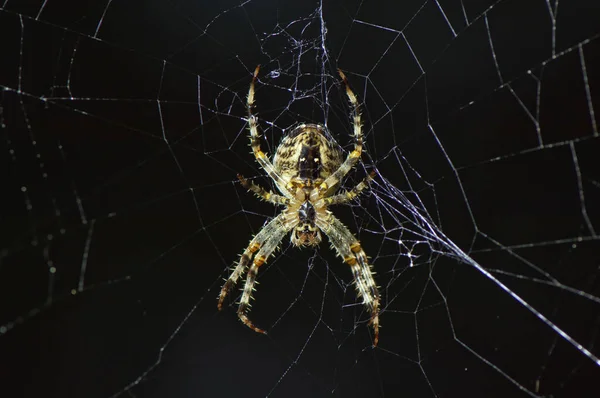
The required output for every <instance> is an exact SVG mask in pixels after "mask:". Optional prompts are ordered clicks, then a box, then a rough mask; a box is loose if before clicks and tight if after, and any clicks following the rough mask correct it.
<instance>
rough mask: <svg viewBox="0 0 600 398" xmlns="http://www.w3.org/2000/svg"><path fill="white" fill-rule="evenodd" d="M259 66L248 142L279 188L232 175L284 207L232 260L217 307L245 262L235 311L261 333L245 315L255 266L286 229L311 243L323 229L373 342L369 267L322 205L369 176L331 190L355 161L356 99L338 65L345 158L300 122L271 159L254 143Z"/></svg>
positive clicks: (321, 131)
mask: <svg viewBox="0 0 600 398" xmlns="http://www.w3.org/2000/svg"><path fill="white" fill-rule="evenodd" d="M259 70H260V67H256V70H255V71H254V75H253V77H252V82H251V83H250V90H249V92H248V102H247V107H248V126H249V129H250V144H251V146H252V151H253V153H254V156H255V157H256V160H257V161H258V163H259V164H260V165H261V166H262V168H263V169H264V170H265V172H266V173H267V174H268V175H269V177H270V178H271V179H272V180H273V182H274V183H275V186H276V187H277V189H278V190H279V192H280V194H275V193H272V192H267V191H266V190H265V189H264V188H262V187H260V186H259V185H256V184H254V183H253V182H250V181H247V180H246V179H245V178H244V177H243V176H241V175H238V178H239V180H240V182H241V183H242V185H243V186H244V187H245V188H247V189H248V190H250V191H252V192H254V193H255V194H256V195H257V196H258V197H259V198H261V199H263V200H265V201H267V202H270V203H273V204H276V205H283V206H285V209H284V210H283V211H282V212H281V213H280V214H279V215H278V216H277V217H275V218H274V219H272V220H271V221H270V222H269V223H267V225H265V226H264V227H263V229H262V230H260V231H259V232H258V234H256V236H255V237H254V238H253V239H252V241H250V244H249V245H248V247H247V248H246V250H244V253H242V256H241V258H240V261H239V263H238V265H237V266H236V267H235V269H234V270H233V272H232V273H231V275H230V276H229V279H227V281H226V282H225V284H224V285H223V288H222V289H221V294H220V295H219V304H218V307H219V309H221V308H222V306H223V301H224V300H225V298H226V296H227V294H228V293H229V291H230V289H231V288H232V287H233V286H234V285H235V284H236V282H237V281H238V279H239V278H240V277H241V276H242V274H244V273H245V272H246V270H247V268H248V266H250V268H249V269H248V276H247V277H246V285H245V286H244V289H243V293H242V298H241V299H240V305H239V307H238V316H239V318H240V319H241V320H242V322H244V324H246V325H247V326H248V327H250V328H251V329H253V330H254V331H256V332H259V333H265V331H264V330H262V329H259V328H258V327H256V326H254V324H253V323H252V322H251V321H250V319H248V309H249V307H250V298H251V295H252V291H253V287H254V283H255V280H256V274H257V272H258V269H259V268H260V267H261V266H262V265H263V264H264V263H265V262H266V261H267V258H268V257H269V256H270V255H271V254H272V253H273V251H274V250H275V249H276V248H277V246H278V245H279V243H280V242H281V240H282V239H283V237H284V236H285V235H286V234H288V233H290V232H291V241H292V244H294V245H295V246H299V247H303V246H316V245H318V244H319V243H320V242H321V239H322V234H325V235H327V237H328V238H329V241H330V242H331V244H332V246H333V248H334V249H335V250H336V252H337V254H338V255H339V256H341V257H342V258H343V259H344V261H345V262H346V263H347V264H348V265H349V266H350V269H351V270H352V273H353V275H354V282H355V284H356V290H357V292H358V295H359V296H360V297H361V298H362V300H363V303H364V305H365V306H366V307H367V309H368V310H369V311H370V312H371V320H370V323H371V325H372V326H373V331H374V338H373V344H374V345H377V342H378V340H379V291H378V289H377V286H376V284H375V281H374V279H373V271H372V270H371V266H370V265H369V263H368V259H367V255H366V254H365V252H364V251H363V249H362V247H361V245H360V243H359V242H358V240H356V238H355V237H354V235H352V233H351V232H350V231H349V230H348V228H346V226H344V224H342V222H341V221H339V220H338V219H337V218H336V217H335V216H334V215H333V214H332V213H331V211H329V210H328V207H329V206H331V205H335V204H342V203H346V202H349V201H351V200H352V199H354V198H355V197H356V196H358V194H360V192H361V191H362V190H364V189H365V188H367V182H368V181H369V180H370V179H371V178H372V176H373V174H371V175H369V176H368V177H367V178H366V179H365V180H363V181H361V182H360V183H359V184H358V185H356V186H355V187H354V188H353V189H352V190H349V191H340V192H337V191H338V188H339V186H340V182H341V180H342V178H343V177H344V176H345V175H346V174H348V172H349V171H350V170H351V169H352V167H353V166H354V165H355V164H356V163H357V162H358V161H359V159H360V156H361V153H362V126H361V117H360V110H359V105H358V100H357V98H356V96H355V95H354V92H352V90H351V89H350V86H349V85H348V81H347V80H346V76H345V75H344V74H343V73H342V71H338V72H339V74H340V77H341V78H342V81H343V82H344V85H345V87H346V95H347V96H348V99H349V100H350V104H351V105H352V119H353V131H354V139H355V144H354V150H353V151H352V152H350V153H349V154H348V156H347V157H346V159H345V160H342V159H343V157H342V149H341V148H340V146H339V145H338V144H337V143H336V142H335V140H334V139H333V138H332V137H331V135H330V134H329V131H328V130H327V128H326V127H325V126H323V125H320V124H307V123H302V124H299V125H297V126H295V127H294V128H293V129H291V131H290V132H289V133H288V134H287V135H286V136H285V137H284V138H283V140H282V141H281V144H279V147H278V148H277V151H276V152H275V155H274V156H273V161H272V162H271V161H270V160H269V159H268V158H267V156H266V155H265V154H264V152H263V151H262V150H261V149H260V138H259V134H258V122H257V118H256V116H255V115H254V114H253V113H252V107H253V105H254V85H255V82H256V78H257V76H258V72H259ZM251 263H252V265H250V264H251Z"/></svg>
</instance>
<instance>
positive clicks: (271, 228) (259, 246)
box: [217, 212, 296, 333]
mask: <svg viewBox="0 0 600 398" xmlns="http://www.w3.org/2000/svg"><path fill="white" fill-rule="evenodd" d="M286 217H287V212H282V213H281V214H279V215H278V216H277V217H275V218H274V219H273V220H271V221H270V222H269V223H268V224H267V225H265V226H264V228H263V229H262V230H261V231H260V232H259V233H258V234H256V236H255V237H254V239H252V241H251V242H250V244H249V245H248V247H247V248H246V250H244V253H243V254H242V256H241V258H240V261H239V263H238V265H237V266H236V267H235V269H234V270H233V272H232V273H231V275H230V276H229V278H228V279H227V281H226V282H225V284H224V285H223V288H222V289H221V293H220V294H219V303H218V305H217V307H218V308H219V310H221V309H222V308H223V302H224V301H225V298H226V297H227V295H228V293H229V291H230V290H231V288H233V286H235V284H236V283H237V281H238V280H239V279H240V277H241V276H242V275H243V274H244V272H245V270H246V268H247V267H248V264H249V263H250V262H251V261H252V265H251V266H250V269H249V270H248V275H247V277H246V284H245V286H244V289H243V293H242V298H241V299H240V305H239V307H238V311H237V313H238V317H239V318H240V320H241V321H242V322H244V324H245V325H246V326H248V327H249V328H250V329H252V330H254V331H255V332H258V333H265V331H264V330H262V329H259V328H258V327H256V326H254V324H253V323H252V322H251V321H250V319H248V311H249V308H250V300H251V299H252V292H253V291H254V284H255V282H256V275H257V273H258V269H259V268H260V267H261V266H262V265H263V264H264V263H265V262H266V261H267V258H269V256H270V255H271V254H272V253H273V252H274V251H275V249H276V248H277V246H278V245H279V243H280V242H281V240H282V239H283V237H284V236H285V235H286V234H287V233H288V232H289V230H290V229H292V228H293V227H295V226H296V222H295V221H292V222H290V221H288V220H287V219H286Z"/></svg>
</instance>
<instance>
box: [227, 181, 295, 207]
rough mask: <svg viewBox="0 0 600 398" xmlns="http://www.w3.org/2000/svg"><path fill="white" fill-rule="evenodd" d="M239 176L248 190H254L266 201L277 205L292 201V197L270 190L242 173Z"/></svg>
mask: <svg viewBox="0 0 600 398" xmlns="http://www.w3.org/2000/svg"><path fill="white" fill-rule="evenodd" d="M237 178H238V180H240V182H241V183H242V186H243V187H244V188H246V189H247V190H248V191H252V192H254V194H255V195H256V196H257V197H258V198H260V199H262V200H264V201H265V202H269V203H273V204H275V205H288V204H289V203H290V199H288V198H286V197H285V196H281V195H277V194H274V193H272V192H269V191H267V190H266V189H264V188H263V187H261V186H260V185H258V184H255V183H253V182H252V181H248V180H247V179H245V178H244V176H243V175H241V174H238V175H237Z"/></svg>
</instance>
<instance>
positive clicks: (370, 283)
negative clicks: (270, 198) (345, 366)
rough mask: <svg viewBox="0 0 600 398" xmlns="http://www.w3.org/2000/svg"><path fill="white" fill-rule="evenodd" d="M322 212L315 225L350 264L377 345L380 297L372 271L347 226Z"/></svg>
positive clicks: (331, 215)
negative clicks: (369, 314)
mask: <svg viewBox="0 0 600 398" xmlns="http://www.w3.org/2000/svg"><path fill="white" fill-rule="evenodd" d="M324 214H326V215H325V216H321V215H320V216H319V217H318V218H317V226H318V227H319V228H320V229H321V231H323V232H324V233H325V234H326V235H327V236H328V237H329V240H330V242H331V245H332V246H333V248H334V249H335V250H336V251H337V253H338V255H340V256H341V257H342V258H343V259H344V261H345V262H346V264H348V265H349V266H350V269H351V270H352V274H353V275H354V282H355V286H356V291H357V293H358V296H359V297H360V298H362V301H363V304H364V305H365V307H366V308H367V309H368V310H369V311H370V312H371V319H370V321H369V324H370V325H371V326H372V327H373V334H374V336H373V346H377V343H378V342H379V303H380V298H379V290H378V288H377V285H376V284H375V279H374V277H373V275H374V272H373V270H372V269H371V265H370V264H369V260H368V258H367V255H366V253H365V252H364V250H363V249H362V247H361V246H360V243H359V242H358V240H357V239H356V238H355V237H354V235H352V233H351V232H350V231H349V230H348V228H346V226H345V225H344V224H342V222H341V221H340V220H338V219H337V218H336V217H335V216H334V215H333V214H331V213H330V212H327V213H324Z"/></svg>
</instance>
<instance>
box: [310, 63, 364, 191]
mask: <svg viewBox="0 0 600 398" xmlns="http://www.w3.org/2000/svg"><path fill="white" fill-rule="evenodd" d="M338 73H339V74H340V77H341V78H342V81H343V82H344V85H345V86H346V95H347V96H348V100H349V101H350V105H352V121H353V123H352V124H353V126H354V150H353V151H352V152H350V153H349V154H348V156H347V157H346V160H344V162H343V163H342V164H341V165H340V167H339V168H338V169H337V170H336V171H334V172H333V173H331V175H329V176H328V177H327V178H326V179H325V181H323V183H322V184H321V186H320V187H319V190H320V191H321V192H327V190H328V189H329V188H331V187H332V186H334V185H337V184H339V182H340V181H341V180H342V178H344V176H345V175H346V174H348V172H349V171H350V170H351V169H352V167H354V165H356V163H357V162H358V160H359V159H360V156H361V154H362V145H363V135H362V120H361V115H360V106H359V104H358V99H357V98H356V95H355V94H354V92H353V91H352V89H351V88H350V84H348V79H347V78H346V75H344V72H342V71H341V70H340V69H338Z"/></svg>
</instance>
